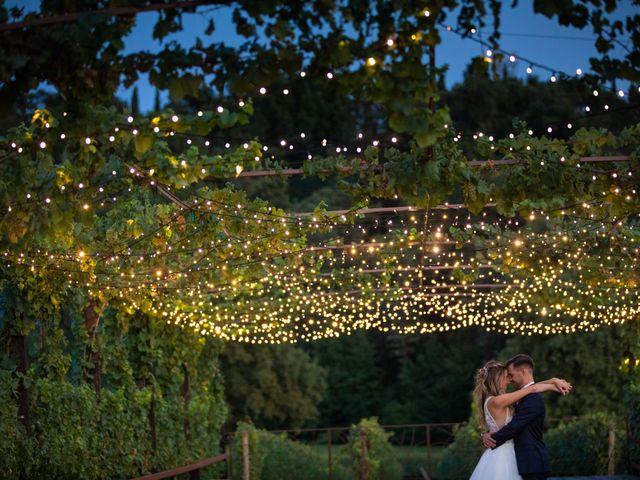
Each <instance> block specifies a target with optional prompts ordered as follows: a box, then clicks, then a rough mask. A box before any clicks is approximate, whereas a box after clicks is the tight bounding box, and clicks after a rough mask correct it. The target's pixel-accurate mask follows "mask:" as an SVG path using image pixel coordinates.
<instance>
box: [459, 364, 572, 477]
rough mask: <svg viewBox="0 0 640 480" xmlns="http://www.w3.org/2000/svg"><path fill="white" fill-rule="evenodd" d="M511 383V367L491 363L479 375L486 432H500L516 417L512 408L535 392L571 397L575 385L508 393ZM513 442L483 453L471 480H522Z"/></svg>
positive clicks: (548, 383)
mask: <svg viewBox="0 0 640 480" xmlns="http://www.w3.org/2000/svg"><path fill="white" fill-rule="evenodd" d="M508 384H509V376H508V373H507V367H506V366H505V365H504V364H502V363H500V362H496V361H490V362H488V363H487V364H486V365H485V366H484V367H482V368H481V369H480V370H478V372H477V373H476V379H475V389H474V392H473V396H474V399H475V403H476V407H477V409H478V418H479V421H480V426H481V427H482V429H483V430H486V429H489V431H490V432H491V433H493V432H496V431H498V430H499V429H501V428H502V427H503V426H505V425H506V424H507V423H509V422H510V421H511V419H512V418H513V413H512V405H514V404H515V403H516V402H518V401H519V400H520V399H522V398H524V397H525V396H527V395H529V394H532V393H543V392H550V391H553V392H559V393H562V394H567V393H569V392H570V391H571V384H570V383H568V382H566V381H565V380H561V379H558V378H552V379H550V380H545V381H543V382H539V383H535V384H533V385H530V386H528V387H525V388H522V389H520V390H516V391H514V392H512V393H505V392H506V390H507V385H508ZM521 478H522V477H521V476H520V475H519V474H518V465H517V464H516V454H515V450H514V447H513V440H509V441H507V442H505V443H504V444H502V445H500V446H499V447H497V448H494V449H487V450H485V452H484V453H483V454H482V457H481V458H480V461H479V462H478V465H476V468H475V470H474V471H473V474H472V475H471V479H470V480H520V479H521Z"/></svg>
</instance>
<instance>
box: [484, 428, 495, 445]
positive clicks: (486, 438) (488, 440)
mask: <svg viewBox="0 0 640 480" xmlns="http://www.w3.org/2000/svg"><path fill="white" fill-rule="evenodd" d="M481 437H482V444H483V445H484V446H485V447H486V448H494V447H495V446H496V441H495V440H494V439H493V438H492V437H491V434H490V433H489V432H485V433H483V434H482V435H481Z"/></svg>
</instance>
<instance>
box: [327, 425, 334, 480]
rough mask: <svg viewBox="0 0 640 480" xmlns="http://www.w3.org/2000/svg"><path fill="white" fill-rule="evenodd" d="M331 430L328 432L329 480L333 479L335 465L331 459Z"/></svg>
mask: <svg viewBox="0 0 640 480" xmlns="http://www.w3.org/2000/svg"><path fill="white" fill-rule="evenodd" d="M331 433H332V432H331V429H329V430H327V448H328V450H329V480H332V479H333V465H332V463H333V462H332V459H331V440H332V439H331Z"/></svg>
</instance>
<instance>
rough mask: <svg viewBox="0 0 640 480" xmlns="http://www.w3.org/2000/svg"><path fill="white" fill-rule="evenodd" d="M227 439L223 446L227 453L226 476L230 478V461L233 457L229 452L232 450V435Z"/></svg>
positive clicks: (231, 475)
mask: <svg viewBox="0 0 640 480" xmlns="http://www.w3.org/2000/svg"><path fill="white" fill-rule="evenodd" d="M228 438H229V440H228V442H227V444H226V445H225V447H224V451H225V453H226V454H227V478H229V479H231V478H233V471H232V468H233V467H232V466H231V464H232V462H233V457H232V456H231V455H232V454H231V452H232V451H233V446H232V443H231V441H232V437H231V436H230V435H229V437H228Z"/></svg>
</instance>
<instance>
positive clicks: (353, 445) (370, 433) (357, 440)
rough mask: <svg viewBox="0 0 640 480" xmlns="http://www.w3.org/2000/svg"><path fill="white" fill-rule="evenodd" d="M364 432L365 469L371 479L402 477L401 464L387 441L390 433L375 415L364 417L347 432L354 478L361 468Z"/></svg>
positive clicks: (388, 479)
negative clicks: (383, 427)
mask: <svg viewBox="0 0 640 480" xmlns="http://www.w3.org/2000/svg"><path fill="white" fill-rule="evenodd" d="M363 431H364V432H365V434H366V441H367V444H366V445H367V469H368V472H369V477H368V478H370V479H371V480H378V479H380V480H393V479H401V478H402V466H401V465H400V462H398V460H397V458H395V455H394V451H393V446H392V445H391V444H390V443H389V437H391V434H390V433H386V432H385V431H384V430H383V429H382V427H380V425H379V424H378V419H377V418H375V417H372V418H365V419H363V420H361V421H360V423H359V424H358V425H352V426H351V431H350V432H349V445H350V451H351V453H352V455H353V458H352V460H353V471H354V474H355V475H354V478H360V475H361V469H362V439H361V435H360V434H361V432H363Z"/></svg>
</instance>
